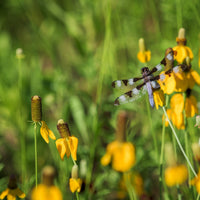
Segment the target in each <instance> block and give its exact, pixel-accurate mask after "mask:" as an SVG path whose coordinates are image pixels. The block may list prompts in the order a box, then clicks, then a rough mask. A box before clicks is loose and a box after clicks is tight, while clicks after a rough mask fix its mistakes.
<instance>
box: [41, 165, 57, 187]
mask: <svg viewBox="0 0 200 200" xmlns="http://www.w3.org/2000/svg"><path fill="white" fill-rule="evenodd" d="M54 178H55V169H54V168H53V167H52V166H46V167H44V168H43V170H42V183H43V184H45V185H47V186H50V185H54V183H53V182H54Z"/></svg>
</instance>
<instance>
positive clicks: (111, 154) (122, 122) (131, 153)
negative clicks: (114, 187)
mask: <svg viewBox="0 0 200 200" xmlns="http://www.w3.org/2000/svg"><path fill="white" fill-rule="evenodd" d="M126 121H127V115H126V112H124V111H122V112H120V113H119V115H118V120H117V126H118V127H117V131H116V140H115V141H113V142H111V143H110V144H108V146H107V148H106V154H105V155H104V156H103V157H102V158H101V164H102V165H103V166H106V165H108V164H109V163H110V162H112V168H113V169H114V170H116V171H119V172H126V171H129V170H130V169H131V167H132V166H133V165H134V164H135V147H134V145H133V144H132V143H130V142H126V137H125V134H126V132H125V130H126Z"/></svg>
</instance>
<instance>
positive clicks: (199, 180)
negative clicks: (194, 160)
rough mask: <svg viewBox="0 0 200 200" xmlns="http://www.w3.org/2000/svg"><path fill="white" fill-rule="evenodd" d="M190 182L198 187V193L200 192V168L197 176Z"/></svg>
mask: <svg viewBox="0 0 200 200" xmlns="http://www.w3.org/2000/svg"><path fill="white" fill-rule="evenodd" d="M190 184H191V185H194V186H195V187H196V190H197V192H198V194H200V170H199V172H198V174H197V176H196V177H195V178H194V179H192V180H191V181H190Z"/></svg>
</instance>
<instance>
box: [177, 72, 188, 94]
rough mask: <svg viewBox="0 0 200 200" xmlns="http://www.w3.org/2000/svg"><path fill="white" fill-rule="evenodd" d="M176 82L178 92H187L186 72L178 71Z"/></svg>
mask: <svg viewBox="0 0 200 200" xmlns="http://www.w3.org/2000/svg"><path fill="white" fill-rule="evenodd" d="M174 79H175V82H176V86H175V91H176V92H185V91H186V90H187V88H188V81H187V78H186V75H185V73H184V72H182V73H176V74H175V75H174Z"/></svg>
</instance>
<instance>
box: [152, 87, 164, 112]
mask: <svg viewBox="0 0 200 200" xmlns="http://www.w3.org/2000/svg"><path fill="white" fill-rule="evenodd" d="M153 98H154V102H155V106H156V109H158V107H159V106H161V107H163V106H164V105H165V96H164V93H163V90H156V91H154V92H153Z"/></svg>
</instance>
